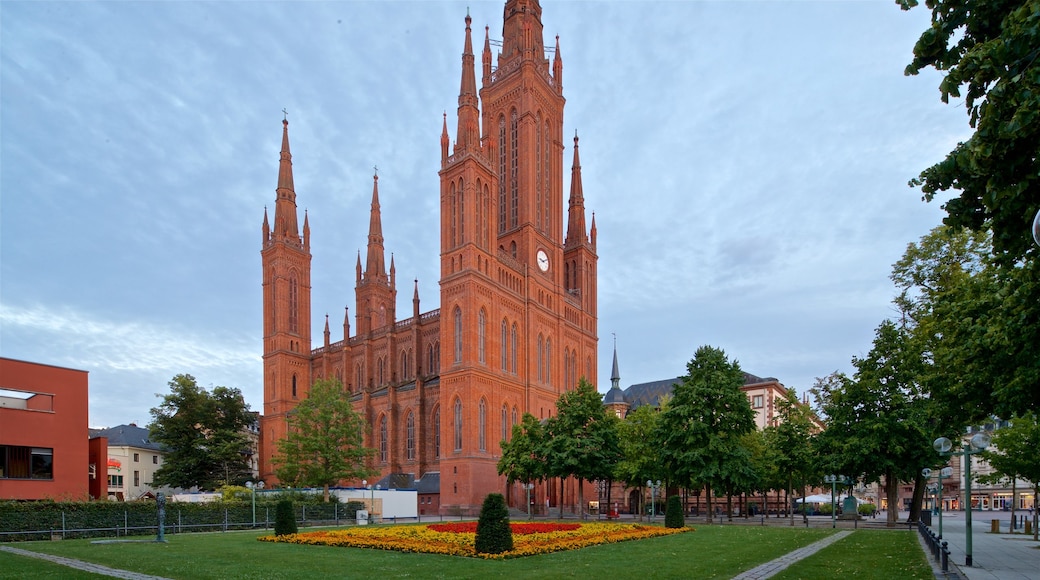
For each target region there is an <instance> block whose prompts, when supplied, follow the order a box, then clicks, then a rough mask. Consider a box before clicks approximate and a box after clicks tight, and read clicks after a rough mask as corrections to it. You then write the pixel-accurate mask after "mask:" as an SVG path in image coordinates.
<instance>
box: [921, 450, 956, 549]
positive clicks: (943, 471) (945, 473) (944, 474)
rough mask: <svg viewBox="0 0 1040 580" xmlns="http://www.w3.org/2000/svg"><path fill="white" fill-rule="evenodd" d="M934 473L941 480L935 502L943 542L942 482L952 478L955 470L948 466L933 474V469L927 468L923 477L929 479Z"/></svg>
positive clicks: (922, 472) (940, 537) (940, 536)
mask: <svg viewBox="0 0 1040 580" xmlns="http://www.w3.org/2000/svg"><path fill="white" fill-rule="evenodd" d="M933 473H936V474H937V477H938V478H939V483H938V484H936V493H935V500H936V502H937V508H938V509H937V510H936V511H937V513H938V514H939V539H940V540H941V539H942V536H943V532H942V502H943V482H942V480H943V478H944V477H950V476H951V475H953V468H952V467H949V466H946V467H944V468H942V469H940V470H939V471H935V472H933V471H932V470H931V469H928V468H927V467H925V468H924V469H922V470H921V475H922V476H924V478H925V479H928V478H929V477H931V476H932V474H933Z"/></svg>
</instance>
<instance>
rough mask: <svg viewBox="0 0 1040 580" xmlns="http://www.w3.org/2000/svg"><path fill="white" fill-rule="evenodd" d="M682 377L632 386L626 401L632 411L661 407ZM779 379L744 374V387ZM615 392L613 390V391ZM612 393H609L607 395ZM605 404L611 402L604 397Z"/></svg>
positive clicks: (629, 388) (628, 390)
mask: <svg viewBox="0 0 1040 580" xmlns="http://www.w3.org/2000/svg"><path fill="white" fill-rule="evenodd" d="M682 379H683V378H682V377H676V378H674V379H664V380H660V381H651V382H649V383H639V384H638V385H632V386H631V387H628V388H627V389H625V401H627V402H628V404H629V405H630V408H631V409H636V408H638V407H641V406H643V405H653V406H655V407H656V406H659V405H660V403H661V397H663V396H665V395H670V394H671V393H672V386H673V385H675V384H676V383H679V382H682ZM775 380H777V379H775V378H773V377H766V378H762V377H759V376H756V375H753V374H751V373H744V385H745V386H746V385H755V384H758V383H768V382H770V381H775ZM611 390H613V389H611ZM610 394H611V393H610V392H608V393H607V395H610ZM603 402H604V403H607V402H609V401H607V400H606V397H604V401H603Z"/></svg>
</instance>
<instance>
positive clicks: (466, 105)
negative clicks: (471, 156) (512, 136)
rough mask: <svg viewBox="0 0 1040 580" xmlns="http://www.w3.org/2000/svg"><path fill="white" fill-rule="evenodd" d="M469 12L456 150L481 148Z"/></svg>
mask: <svg viewBox="0 0 1040 580" xmlns="http://www.w3.org/2000/svg"><path fill="white" fill-rule="evenodd" d="M472 22H473V19H472V18H470V15H469V11H467V12H466V45H465V48H463V50H462V85H461V87H460V88H459V127H458V131H457V132H456V134H455V138H456V139H457V141H456V143H455V150H456V151H460V150H466V149H469V148H473V149H476V148H477V147H479V146H480V106H479V100H478V98H477V77H476V70H475V68H474V57H473V32H472V29H471V28H470V24H471V23H472Z"/></svg>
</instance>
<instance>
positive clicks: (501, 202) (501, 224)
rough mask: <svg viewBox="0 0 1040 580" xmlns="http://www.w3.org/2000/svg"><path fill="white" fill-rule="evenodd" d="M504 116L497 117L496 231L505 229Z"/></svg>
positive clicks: (499, 231) (505, 149) (500, 231)
mask: <svg viewBox="0 0 1040 580" xmlns="http://www.w3.org/2000/svg"><path fill="white" fill-rule="evenodd" d="M506 151H508V148H507V147H506V118H505V116H499V117H498V233H502V232H504V231H506V189H507V184H508V182H507V181H506Z"/></svg>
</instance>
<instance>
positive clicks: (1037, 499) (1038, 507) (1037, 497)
mask: <svg viewBox="0 0 1040 580" xmlns="http://www.w3.org/2000/svg"><path fill="white" fill-rule="evenodd" d="M1038 520H1040V483H1037V484H1036V485H1035V486H1033V541H1034V542H1035V541H1037V540H1038V539H1040V537H1038V536H1040V527H1037V524H1038V523H1040V521H1038Z"/></svg>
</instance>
